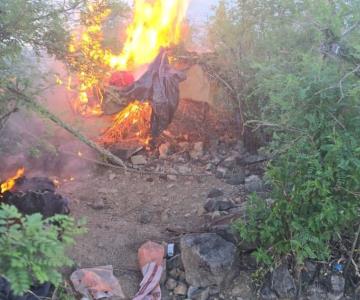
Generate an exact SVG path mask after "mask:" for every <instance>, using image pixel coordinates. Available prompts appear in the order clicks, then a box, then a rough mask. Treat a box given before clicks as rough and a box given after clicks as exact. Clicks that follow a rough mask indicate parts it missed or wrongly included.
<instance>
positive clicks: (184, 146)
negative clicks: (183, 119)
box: [178, 142, 190, 150]
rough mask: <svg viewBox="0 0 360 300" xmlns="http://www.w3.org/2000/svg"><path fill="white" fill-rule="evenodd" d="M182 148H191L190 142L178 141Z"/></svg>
mask: <svg viewBox="0 0 360 300" xmlns="http://www.w3.org/2000/svg"><path fill="white" fill-rule="evenodd" d="M178 145H179V147H180V148H181V150H189V148H190V144H189V143H188V142H180V143H178Z"/></svg>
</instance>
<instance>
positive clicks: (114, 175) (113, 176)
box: [109, 172, 117, 181]
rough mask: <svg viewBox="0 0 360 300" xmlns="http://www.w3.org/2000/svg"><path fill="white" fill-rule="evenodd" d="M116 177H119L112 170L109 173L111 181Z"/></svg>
mask: <svg viewBox="0 0 360 300" xmlns="http://www.w3.org/2000/svg"><path fill="white" fill-rule="evenodd" d="M116 177H117V175H116V174H115V173H112V172H111V173H110V174H109V180H111V181H112V180H114V179H115V178H116Z"/></svg>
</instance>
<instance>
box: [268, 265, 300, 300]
mask: <svg viewBox="0 0 360 300" xmlns="http://www.w3.org/2000/svg"><path fill="white" fill-rule="evenodd" d="M271 282H272V286H271V288H272V290H274V291H275V292H276V293H277V295H279V297H280V298H285V299H293V298H295V296H296V291H297V289H296V285H295V281H294V278H293V277H292V276H291V274H290V272H289V269H288V267H287V266H286V265H285V264H282V265H281V266H279V267H278V268H276V269H275V270H274V271H273V273H272V280H271Z"/></svg>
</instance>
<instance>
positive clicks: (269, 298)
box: [259, 286, 279, 300]
mask: <svg viewBox="0 0 360 300" xmlns="http://www.w3.org/2000/svg"><path fill="white" fill-rule="evenodd" d="M259 298H260V300H278V299H279V298H278V296H276V294H275V292H274V291H272V290H271V288H270V287H268V286H263V287H262V288H261V290H260V294H259Z"/></svg>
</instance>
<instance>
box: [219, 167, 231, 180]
mask: <svg viewBox="0 0 360 300" xmlns="http://www.w3.org/2000/svg"><path fill="white" fill-rule="evenodd" d="M215 176H216V178H219V179H222V178H229V177H230V176H231V174H230V171H229V169H227V168H225V167H221V166H219V167H217V168H216V172H215Z"/></svg>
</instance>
